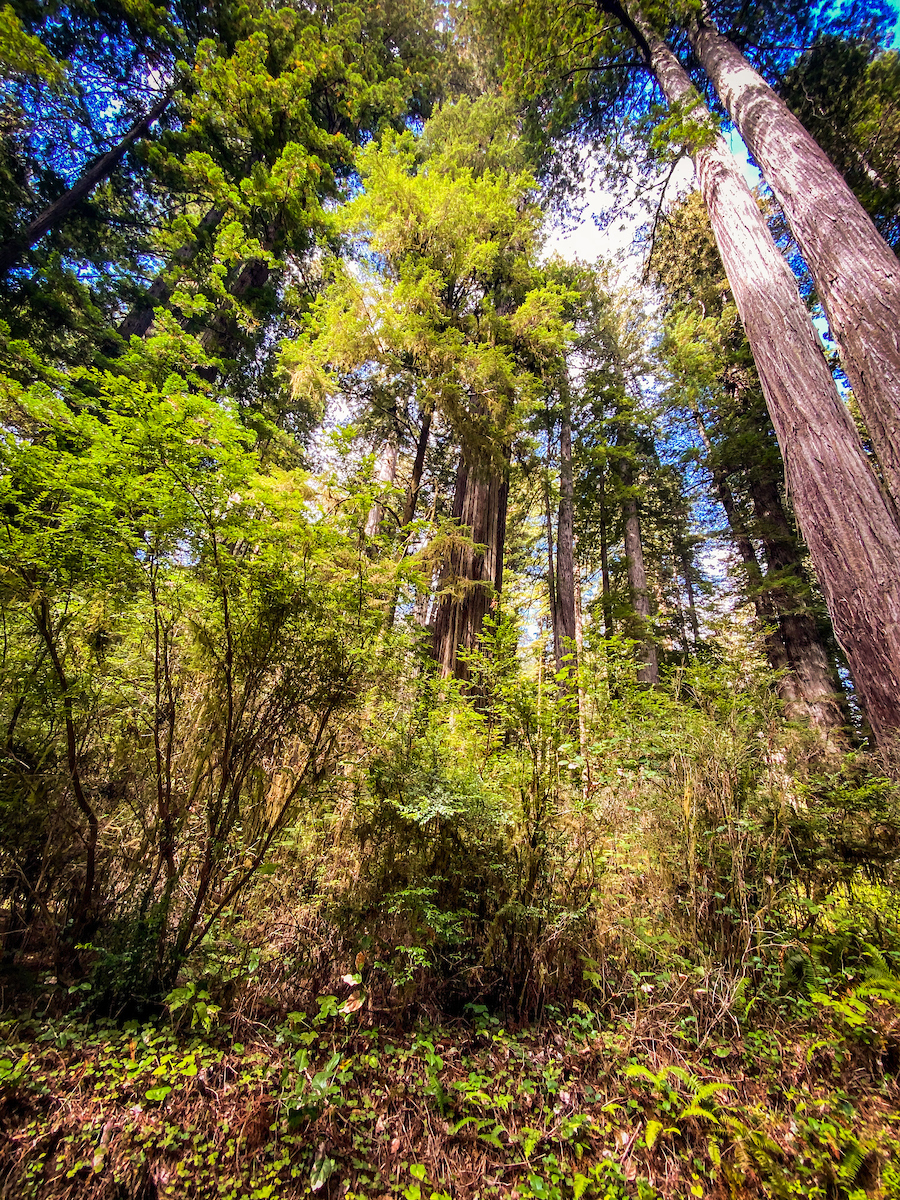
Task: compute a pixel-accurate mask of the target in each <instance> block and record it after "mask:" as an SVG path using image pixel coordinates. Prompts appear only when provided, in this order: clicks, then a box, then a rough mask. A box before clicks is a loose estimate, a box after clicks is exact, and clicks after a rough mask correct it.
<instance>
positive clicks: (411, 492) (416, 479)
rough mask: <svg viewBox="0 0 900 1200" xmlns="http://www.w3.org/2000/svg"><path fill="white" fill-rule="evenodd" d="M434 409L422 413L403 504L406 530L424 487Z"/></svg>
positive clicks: (403, 523) (403, 521) (429, 408)
mask: <svg viewBox="0 0 900 1200" xmlns="http://www.w3.org/2000/svg"><path fill="white" fill-rule="evenodd" d="M433 414H434V408H433V407H431V406H430V405H429V407H427V408H426V409H425V410H424V412H423V413H422V424H421V426H420V428H419V440H418V441H417V442H416V455H415V458H414V459H413V465H412V474H411V475H410V478H409V487H408V488H407V489H406V500H405V501H404V504H403V518H402V525H403V527H404V528H406V526H407V525H409V523H410V522H411V521H412V519H413V517H414V516H415V515H416V504H417V502H418V499H419V489H420V488H421V486H422V472H423V471H424V470H425V455H426V453H427V451H428V438H429V437H430V435H431V418H432V416H433Z"/></svg>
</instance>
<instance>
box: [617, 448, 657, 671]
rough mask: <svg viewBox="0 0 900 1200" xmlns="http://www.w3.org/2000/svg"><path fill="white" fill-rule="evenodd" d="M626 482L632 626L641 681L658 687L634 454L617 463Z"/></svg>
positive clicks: (624, 517) (624, 505) (624, 516)
mask: <svg viewBox="0 0 900 1200" xmlns="http://www.w3.org/2000/svg"><path fill="white" fill-rule="evenodd" d="M616 471H617V474H618V476H619V482H620V483H621V485H622V522H623V525H624V528H625V563H626V567H627V570H628V591H629V593H630V600H631V609H632V613H633V619H632V621H631V622H629V624H630V625H631V629H630V630H628V632H629V633H630V635H631V636H632V637H633V638H634V640H635V641H636V642H638V643H640V647H641V648H640V664H641V665H640V666H639V667H638V672H637V678H638V682H639V683H646V684H649V686H650V687H656V685H657V684H658V683H659V655H658V651H657V648H656V641H655V639H654V638H653V636H652V634H651V633H650V616H651V604H650V593H649V591H648V589H647V569H646V566H645V564H644V545H643V542H642V540H641V518H640V513H639V512H638V502H637V496H636V495H635V489H634V467H633V465H632V463H631V460H630V458H628V457H627V456H626V457H623V458H621V459H620V460H619V461H618V463H617V466H616Z"/></svg>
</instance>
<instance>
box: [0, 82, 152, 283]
mask: <svg viewBox="0 0 900 1200" xmlns="http://www.w3.org/2000/svg"><path fill="white" fill-rule="evenodd" d="M171 99H172V97H171V95H170V94H168V93H167V94H166V95H165V96H163V97H162V98H161V99H159V100H157V102H156V104H154V105H153V107H152V108H151V109H150V111H149V112H146V113H145V114H144V115H143V116H142V117H141V118H140V119H139V120H137V121H135V123H134V124H133V125H132V127H131V128H130V129H129V130H128V132H127V133H126V134H125V136H124V137H123V138H122V140H121V141H120V142H119V143H118V145H116V146H114V147H113V149H112V150H110V151H108V153H106V154H104V155H102V156H101V157H100V158H98V159H97V161H96V162H95V163H94V164H93V166H91V167H89V168H88V169H87V170H86V171H85V173H84V174H83V175H82V176H81V178H80V179H79V180H78V182H77V183H76V184H75V185H74V186H73V187H70V188H69V190H68V191H67V192H64V193H63V194H62V195H61V196H60V197H59V199H58V200H54V201H53V203H52V204H50V205H48V206H47V207H46V208H45V209H44V211H43V212H42V213H41V215H40V216H39V217H35V219H34V220H33V221H32V222H31V224H30V225H28V226H26V228H25V229H23V230H22V232H21V233H20V234H19V236H18V237H15V238H13V239H12V240H11V241H9V242H7V243H6V245H5V246H4V247H3V248H2V249H0V275H5V274H6V273H7V271H9V270H11V268H12V267H14V266H16V264H17V263H18V261H19V259H20V258H21V257H22V256H23V255H24V254H25V253H26V252H27V251H28V250H30V249H31V247H32V246H33V245H34V243H35V242H37V241H39V240H40V239H41V238H42V237H43V236H44V234H45V233H49V231H50V230H51V229H53V228H55V227H56V226H57V225H59V224H61V223H62V222H63V221H64V220H65V219H66V217H68V216H69V214H70V213H71V212H72V210H73V209H74V208H75V207H76V206H77V205H78V204H80V203H81V201H82V200H84V199H85V197H86V196H88V195H90V193H91V192H92V191H93V190H94V188H95V187H96V186H97V184H98V183H102V182H103V180H104V179H106V178H107V177H108V176H109V175H110V174H112V172H113V171H114V170H115V169H116V167H117V166H118V165H119V163H120V162H121V161H122V159H123V158H124V157H125V155H126V153H127V152H128V150H129V149H130V148H131V147H132V146H133V145H134V143H135V142H136V141H137V140H138V138H142V137H144V136H145V134H147V133H148V132H149V130H150V126H151V125H152V124H153V122H154V121H158V120H159V118H160V117H161V116H162V115H163V113H164V112H165V111H166V109H167V108H168V107H169V103H170V101H171Z"/></svg>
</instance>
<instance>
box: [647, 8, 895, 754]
mask: <svg viewBox="0 0 900 1200" xmlns="http://www.w3.org/2000/svg"><path fill="white" fill-rule="evenodd" d="M631 19H632V22H633V23H634V24H635V25H636V26H637V29H638V33H639V36H640V38H641V40H642V42H643V45H644V46H645V47H646V51H645V52H646V53H648V54H649V60H648V65H649V66H651V68H652V70H653V72H654V74H655V75H656V78H657V80H658V81H659V84H660V87H661V88H662V91H663V94H664V95H665V97H666V99H667V101H668V102H669V104H671V105H675V104H680V105H684V106H686V107H687V108H688V109H689V110H690V112H691V113H692V115H694V116H697V117H702V116H703V115H704V114H705V113H706V109H705V106H704V105H703V104H702V101H700V99H699V97H698V96H697V94H696V92H695V91H694V89H693V87H692V85H691V82H690V80H689V79H688V77H687V75H686V74H685V72H684V70H683V68H682V67H681V65H680V63H679V62H678V60H677V59H676V58H675V56H674V54H673V53H672V51H671V50H670V49H669V47H668V46H667V45H666V44H665V42H663V41H662V40H661V39H660V38H659V37H657V35H656V34H655V33H654V32H653V31H652V30H651V29H650V28H649V26H647V25H646V24H645V23H644V22H643V20H642V18H641V15H640V12H639V10H637V9H634V10H632V17H631ZM639 44H640V43H639ZM694 165H695V169H696V172H697V181H698V185H699V188H700V192H701V195H702V196H703V198H704V201H705V203H706V206H707V208H708V210H709V215H710V221H711V223H712V227H713V232H714V234H715V237H716V242H717V244H718V247H719V253H720V254H721V256H722V262H723V264H724V266H725V273H726V275H727V276H728V282H729V284H730V285H731V290H732V292H733V294H734V298H735V302H736V304H737V308H738V312H739V314H740V317H741V320H742V322H743V325H744V329H745V332H746V334H747V340H748V341H749V343H750V348H751V350H752V352H753V357H754V359H755V361H756V367H757V371H758V372H759V377H760V381H761V383H762V388H763V394H764V396H765V399H766V406H767V407H768V410H769V415H770V416H771V418H772V424H773V425H774V427H775V433H776V436H777V438H778V442H779V445H780V447H781V452H782V456H783V458H784V462H785V473H786V477H787V485H788V490H789V492H790V495H791V497H792V499H793V503H794V509H795V511H796V514H797V519H798V521H799V524H800V528H801V531H802V533H803V536H804V538H805V540H806V544H807V545H808V547H809V550H810V553H811V555H812V559H813V562H814V564H815V567H816V572H817V574H818V576H819V580H820V582H821V585H822V590H823V593H824V595H825V601H826V604H827V606H828V611H829V612H830V614H831V619H832V623H833V625H834V630H835V634H836V635H837V637H838V640H839V641H840V643H841V645H842V646H843V648H844V651H845V653H846V655H847V660H848V662H849V664H850V669H851V671H852V672H853V676H854V679H855V680H856V684H857V687H858V689H859V692H860V695H861V697H862V700H863V703H864V705H865V707H866V712H867V715H868V717H869V721H870V723H871V725H872V729H873V731H874V733H875V737H876V738H877V740H878V743H879V746H880V747H881V749H882V750H883V751H884V753H885V755H886V756H887V757H889V758H893V756H894V755H895V753H896V750H897V740H898V735H900V531H898V528H897V524H896V522H895V519H894V512H893V509H892V507H891V505H890V504H889V501H888V500H887V499H886V497H885V496H884V494H883V492H882V490H881V487H880V486H879V483H878V481H877V479H876V478H875V476H874V474H873V472H872V470H871V468H870V467H869V464H868V462H867V461H866V457H865V453H864V451H863V448H862V445H861V443H860V440H859V437H858V435H857V433H856V429H855V427H854V426H853V422H852V420H851V418H850V415H849V413H848V412H847V409H846V407H845V406H844V404H843V402H842V400H841V398H840V396H839V395H838V393H837V389H836V387H835V384H834V380H833V379H832V377H831V372H830V370H829V369H828V365H827V363H826V362H825V359H824V357H823V355H822V352H821V349H820V346H819V341H818V338H817V337H816V332H815V330H814V328H813V326H812V321H811V320H810V317H809V313H808V312H807V309H806V306H805V305H804V303H803V301H802V299H801V298H800V295H799V293H798V291H797V286H796V283H795V281H794V278H793V276H792V275H791V273H790V270H789V269H788V267H787V264H786V263H785V262H784V259H783V258H782V256H781V254H780V253H779V252H778V249H777V247H776V246H775V243H774V242H773V241H772V237H771V234H770V233H769V230H768V228H767V226H766V223H765V221H764V219H763V216H762V213H761V212H760V210H759V206H758V205H757V203H756V201H755V199H754V197H753V195H752V193H751V191H750V189H749V187H748V186H747V184H746V182H745V180H744V178H743V175H742V174H741V171H740V169H739V167H738V165H737V163H736V161H735V159H734V157H733V156H732V155H731V154H730V152H729V151H728V148H727V146H726V145H725V143H724V141H723V140H722V139H721V138H720V137H718V136H716V137H715V139H714V140H713V141H712V143H711V144H702V145H700V146H698V147H697V148H696V149H695V151H694Z"/></svg>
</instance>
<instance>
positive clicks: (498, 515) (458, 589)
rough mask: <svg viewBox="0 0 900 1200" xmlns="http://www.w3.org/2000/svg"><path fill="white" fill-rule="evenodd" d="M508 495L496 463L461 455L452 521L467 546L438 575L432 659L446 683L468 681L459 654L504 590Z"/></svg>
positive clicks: (457, 550)
mask: <svg viewBox="0 0 900 1200" xmlns="http://www.w3.org/2000/svg"><path fill="white" fill-rule="evenodd" d="M505 454H506V456H507V457H508V454H509V451H508V449H507V450H506V451H505ZM508 494H509V480H508V475H507V471H506V469H505V467H501V466H499V465H498V464H497V463H495V462H491V463H487V464H485V463H474V464H471V465H470V464H469V462H468V461H467V460H466V457H465V456H463V459H462V460H461V462H460V464H459V470H458V471H457V475H456V494H455V496H454V499H453V517H454V519H455V520H456V521H458V522H459V524H460V526H461V527H462V531H463V532H464V533H467V534H468V536H469V537H470V538H471V541H470V542H469V543H468V544H460V545H458V546H455V547H454V548H453V549H452V551H451V553H450V556H449V560H448V562H447V563H446V565H445V567H444V570H443V572H442V574H441V581H440V588H439V591H438V607H437V614H436V616H435V622H434V635H433V640H432V654H433V657H434V659H435V661H436V662H437V663H438V665H439V666H440V670H441V674H442V675H443V676H444V677H445V678H446V677H447V676H449V675H453V676H455V677H456V678H457V679H468V678H469V668H468V665H467V664H466V663H465V662H463V661H461V660H460V658H459V651H460V650H461V649H462V650H474V649H475V648H476V647H477V645H478V641H479V638H480V637H481V628H482V624H483V622H484V617H485V614H486V613H487V611H488V609H489V608H490V607H491V604H492V602H493V601H494V598H495V596H496V595H497V594H498V593H499V592H500V590H501V587H502V585H503V547H504V542H505V540H506V506H507V497H508Z"/></svg>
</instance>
